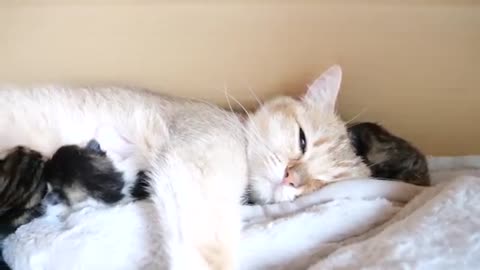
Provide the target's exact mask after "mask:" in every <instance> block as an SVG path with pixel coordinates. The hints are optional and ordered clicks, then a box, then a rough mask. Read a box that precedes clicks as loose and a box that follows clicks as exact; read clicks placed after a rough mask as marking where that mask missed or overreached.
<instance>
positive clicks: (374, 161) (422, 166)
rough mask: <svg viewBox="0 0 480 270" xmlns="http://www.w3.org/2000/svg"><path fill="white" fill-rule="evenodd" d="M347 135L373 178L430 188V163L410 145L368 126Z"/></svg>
mask: <svg viewBox="0 0 480 270" xmlns="http://www.w3.org/2000/svg"><path fill="white" fill-rule="evenodd" d="M348 134H349V137H350V140H351V142H352V145H353V146H354V148H355V151H356V153H357V155H359V156H360V157H362V158H363V160H364V162H365V163H366V164H367V166H368V167H369V168H370V170H371V172H372V176H373V177H375V178H381V179H386V180H401V181H404V182H407V183H411V184H415V185H420V186H429V185H430V175H429V172H428V163H427V159H426V158H425V155H424V154H422V152H420V151H419V150H418V149H417V148H415V146H413V145H412V144H411V143H409V142H407V141H406V140H404V139H402V138H400V137H398V136H395V135H393V134H392V133H390V132H389V131H387V130H386V129H385V128H384V127H382V126H380V125H378V124H375V123H369V122H364V123H357V124H353V125H351V126H349V127H348Z"/></svg>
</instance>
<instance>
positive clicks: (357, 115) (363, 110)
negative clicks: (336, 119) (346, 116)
mask: <svg viewBox="0 0 480 270" xmlns="http://www.w3.org/2000/svg"><path fill="white" fill-rule="evenodd" d="M367 110H368V108H367V107H364V108H363V109H362V110H361V111H360V112H359V113H357V114H356V115H354V116H353V117H352V118H350V120H348V121H345V125H348V124H350V123H351V122H353V121H355V119H357V118H358V117H360V116H361V115H362V114H364V113H365V112H366V111H367Z"/></svg>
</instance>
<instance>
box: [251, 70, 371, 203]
mask: <svg viewBox="0 0 480 270" xmlns="http://www.w3.org/2000/svg"><path fill="white" fill-rule="evenodd" d="M341 79H342V71H341V69H340V67H339V66H333V67H331V68H330V69H328V70H327V71H326V72H324V73H323V74H322V75H321V76H320V77H319V78H318V79H317V80H315V81H314V82H313V83H312V84H311V85H310V86H309V88H308V91H307V93H306V94H305V95H304V97H303V98H302V99H301V100H297V99H294V98H291V97H280V98H276V99H273V100H270V101H268V102H266V103H265V104H264V105H263V106H262V107H261V108H260V109H259V110H257V111H256V112H255V114H254V115H253V116H251V117H250V121H249V123H248V124H249V130H250V132H249V135H250V136H249V145H248V162H249V169H250V172H253V173H251V174H250V190H251V195H252V197H253V199H254V200H255V201H256V202H260V203H272V202H279V201H291V200H293V199H294V198H295V197H297V196H299V195H302V194H305V193H309V192H312V191H314V190H316V189H318V188H319V187H321V186H322V185H323V184H327V183H330V182H333V181H339V180H342V179H349V178H357V177H365V176H369V175H370V172H369V170H368V168H367V167H366V166H365V165H364V163H363V162H362V160H361V159H360V158H359V157H357V156H356V155H355V154H354V152H353V149H352V146H351V143H350V141H349V139H348V135H347V129H346V127H345V124H344V122H343V121H341V120H340V118H339V117H338V116H337V114H336V110H335V105H336V100H337V96H338V93H339V90H340V83H341ZM300 128H302V129H303V131H304V133H305V137H306V142H307V145H306V146H307V147H306V152H305V153H304V154H302V152H301V149H300V146H299V130H300ZM287 168H290V174H296V176H297V177H299V178H301V181H300V182H301V185H300V186H298V187H291V186H289V185H285V184H282V180H283V178H284V176H285V171H286V169H287Z"/></svg>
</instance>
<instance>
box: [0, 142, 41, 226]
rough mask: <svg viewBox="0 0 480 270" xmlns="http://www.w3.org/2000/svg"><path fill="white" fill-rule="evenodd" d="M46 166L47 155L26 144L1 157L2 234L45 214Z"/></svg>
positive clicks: (0, 219) (0, 207)
mask: <svg viewBox="0 0 480 270" xmlns="http://www.w3.org/2000/svg"><path fill="white" fill-rule="evenodd" d="M44 166H45V159H44V157H43V156H42V155H41V154H40V153H38V152H36V151H33V150H30V149H28V148H25V147H16V148H14V149H13V150H12V151H11V152H10V153H8V154H7V156H6V157H5V158H4V159H2V160H0V224H1V225H2V232H1V233H2V234H5V233H8V232H11V230H12V228H15V227H17V226H19V225H22V224H25V223H28V222H29V221H30V220H32V219H33V218H35V217H38V216H40V215H41V214H42V213H43V211H42V209H41V208H40V207H39V205H40V202H41V201H42V199H43V197H44V196H45V194H46V193H47V183H46V181H44V180H43V178H42V172H43V167H44Z"/></svg>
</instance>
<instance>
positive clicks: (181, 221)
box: [0, 66, 370, 270]
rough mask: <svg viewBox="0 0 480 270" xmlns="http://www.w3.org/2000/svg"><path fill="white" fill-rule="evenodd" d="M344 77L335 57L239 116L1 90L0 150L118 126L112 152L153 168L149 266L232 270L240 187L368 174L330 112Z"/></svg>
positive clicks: (114, 96)
mask: <svg viewBox="0 0 480 270" xmlns="http://www.w3.org/2000/svg"><path fill="white" fill-rule="evenodd" d="M340 81H341V70H340V67H338V66H334V67H332V68H330V69H329V70H328V71H326V72H325V73H324V74H323V75H322V76H321V77H320V78H319V79H318V80H316V81H315V82H314V83H313V84H312V85H311V86H310V87H309V88H308V90H307V92H306V94H305V95H304V96H303V97H302V99H301V100H298V99H296V98H291V97H279V98H275V99H273V100H271V101H268V102H266V103H265V104H263V105H262V106H261V107H260V108H259V109H258V110H257V111H256V112H254V113H253V114H251V117H249V118H248V119H247V120H246V121H245V122H241V121H240V120H239V119H238V117H236V116H235V115H234V114H233V113H230V112H228V111H225V110H223V109H221V108H219V107H217V106H213V105H210V104H207V103H205V102H196V101H191V100H186V99H181V98H173V97H167V96H161V95H157V94H153V93H149V92H145V91H132V90H130V89H123V88H105V87H104V88H101V87H100V88H95V89H89V88H77V89H75V88H62V87H43V88H42V87H39V88H34V89H16V88H5V89H3V90H2V91H0V115H2V118H0V131H1V132H0V136H1V137H2V138H1V139H0V149H5V147H8V146H12V145H28V146H29V147H31V148H33V149H38V150H39V151H41V152H42V153H53V152H54V149H56V148H58V147H59V146H58V145H56V144H55V142H62V141H68V142H73V143H78V142H81V141H85V140H87V139H88V138H91V137H95V136H92V135H93V134H94V133H95V130H96V129H97V128H98V127H99V126H101V125H108V126H111V127H114V129H115V130H116V131H117V132H118V133H119V134H121V135H122V138H125V140H127V141H128V142H130V145H132V149H133V151H132V152H131V153H133V154H132V155H119V157H118V158H115V159H114V164H115V166H116V167H118V168H121V170H122V171H123V169H124V168H126V167H128V166H130V165H132V166H137V167H138V168H147V169H148V170H149V171H150V172H151V174H149V175H150V176H151V182H150V183H151V189H152V195H151V198H152V201H153V203H154V206H155V209H156V210H157V214H158V217H156V219H155V220H158V224H156V226H154V228H156V230H155V231H149V234H150V235H151V238H152V239H155V240H156V241H158V242H161V244H160V245H159V248H158V249H156V252H155V256H154V257H153V258H152V261H153V263H154V265H155V267H154V268H155V269H199V270H200V269H222V270H224V269H225V270H230V269H237V268H238V267H239V265H238V247H239V243H240V239H241V235H240V231H241V204H240V203H241V199H242V198H241V197H242V194H243V193H244V191H245V188H246V186H247V184H248V185H249V188H250V190H251V198H252V199H253V201H254V202H256V203H275V202H280V201H289V200H293V199H295V198H296V197H297V196H300V195H302V194H307V193H309V192H313V191H315V190H317V189H318V188H320V187H322V186H323V185H324V184H326V183H330V182H333V181H340V180H343V179H348V178H354V177H363V176H368V175H369V174H370V171H369V170H368V168H367V167H366V165H365V164H364V163H363V162H362V160H361V158H360V157H358V156H356V155H355V153H354V150H353V148H352V146H351V144H350V142H349V140H348V135H347V130H346V127H345V124H344V122H342V121H341V119H340V118H339V117H338V116H337V115H336V113H335V103H336V99H337V95H338V92H339V88H340ZM38 138H42V141H40V140H39V139H38ZM120 150H121V149H120ZM107 151H110V148H107ZM118 152H119V153H122V152H123V151H118ZM115 225H117V224H115ZM98 233H99V234H101V230H99V232H98ZM100 238H101V237H100ZM119 241H121V239H119ZM138 248H141V247H138ZM18 256H21V255H18ZM103 258H104V256H96V257H95V258H90V259H91V260H102V259H103ZM22 260H23V261H28V260H24V259H23V257H22ZM10 261H15V262H18V263H19V264H21V263H23V261H21V260H20V259H16V258H10ZM51 263H54V262H51ZM102 263H103V261H102ZM105 263H107V264H108V262H105ZM79 264H82V262H79ZM86 265H88V264H86ZM79 267H80V266H79ZM107 268H108V267H107Z"/></svg>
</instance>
